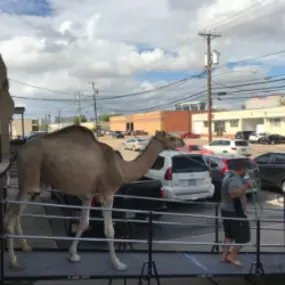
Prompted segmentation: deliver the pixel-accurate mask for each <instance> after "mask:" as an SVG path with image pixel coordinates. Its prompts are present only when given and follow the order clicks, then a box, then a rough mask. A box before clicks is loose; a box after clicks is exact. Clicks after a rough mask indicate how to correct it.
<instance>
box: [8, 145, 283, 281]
mask: <svg viewBox="0 0 285 285" xmlns="http://www.w3.org/2000/svg"><path fill="white" fill-rule="evenodd" d="M110 141H111V140H110ZM195 141H196V140H195ZM204 143H205V141H204ZM110 144H111V143H110ZM111 145H112V144H111ZM112 146H113V147H114V148H116V149H119V150H121V152H122V154H123V156H124V158H125V159H127V160H130V159H132V158H134V157H135V155H137V154H136V153H133V152H131V151H124V150H123V149H122V147H121V146H122V141H120V142H116V143H115V144H114V145H112ZM255 147H256V146H255ZM258 147H259V146H258ZM261 147H263V148H266V149H268V148H271V147H272V146H261ZM274 147H275V149H276V146H274ZM279 147H280V146H279ZM258 150H259V149H258ZM259 151H260V150H259ZM265 151H266V150H265ZM263 152H264V151H263ZM255 153H257V152H255ZM15 183H16V182H15ZM15 192H16V189H15V190H10V194H9V196H10V197H11V196H12V197H13V196H14V195H15ZM278 195H280V193H277V192H276V191H272V190H263V191H261V192H260V195H259V197H260V203H261V205H262V207H263V208H264V210H263V212H262V219H282V218H283V212H282V210H283V204H282V203H279V202H278V200H277V196H278ZM12 197H11V198H12ZM37 201H43V202H50V200H49V195H48V194H43V195H42V196H41V197H40V198H38V200H37ZM248 203H249V205H252V202H251V200H250V199H249V201H248ZM214 210H215V209H214V206H213V205H207V204H205V205H183V206H181V205H180V206H174V207H172V208H171V211H172V212H179V213H184V214H185V216H182V217H181V216H180V217H173V216H172V217H170V216H167V215H165V216H164V217H162V219H161V221H174V222H175V221H176V222H185V223H187V226H179V227H178V226H175V227H174V228H173V227H171V226H169V225H156V226H155V229H154V239H156V240H169V241H182V242H183V241H186V242H187V241H188V242H189V241H203V242H209V243H211V242H214V220H206V219H205V218H202V219H201V218H200V219H198V218H193V217H188V216H186V215H187V214H203V215H214ZM28 213H29V214H40V215H45V214H46V215H62V212H61V211H60V210H55V209H53V210H52V209H51V208H44V207H42V206H28V207H27V209H26V210H25V213H24V214H28ZM253 215H254V212H253V210H251V212H250V213H249V216H253ZM22 221H23V222H22V224H23V230H24V233H25V234H29V235H44V236H64V235H65V234H66V233H65V230H64V223H63V221H61V220H50V221H48V220H46V219H42V218H31V217H23V218H22ZM262 227H264V228H268V229H266V230H262V234H261V240H262V243H273V244H281V243H284V228H283V227H284V226H283V225H280V223H279V224H276V225H275V224H273V223H272V222H265V223H262ZM270 228H271V229H270ZM277 229H280V231H277ZM136 235H137V236H136V238H140V239H144V238H146V237H147V230H146V228H145V227H144V226H142V227H140V229H139V230H138V231H137V233H136ZM222 238H223V235H222V231H220V233H219V239H220V240H222ZM254 239H255V232H254V230H252V240H253V241H254ZM69 244H70V243H69V242H54V241H40V240H31V241H30V245H31V246H32V247H34V248H36V247H43V246H44V247H49V248H54V247H61V248H68V246H69ZM94 247H95V245H94V243H91V242H80V248H94ZM99 247H100V248H102V247H106V244H101V245H100V246H99ZM139 247H140V246H139V245H137V244H136V245H135V246H134V248H139ZM156 248H157V249H162V250H163V249H165V250H170V249H171V250H172V249H176V250H191V249H193V250H197V249H200V250H205V251H208V250H210V248H211V246H210V245H209V246H203V247H201V246H197V245H196V246H189V245H187V246H185V245H180V246H179V245H171V244H169V245H163V247H160V248H159V247H158V246H157V247H156ZM246 250H255V249H254V248H253V247H247V248H246ZM266 250H267V251H276V248H275V247H272V246H271V247H267V248H266ZM277 250H282V251H284V248H281V249H280V248H278V249H277ZM27 254H28V253H27ZM66 256H67V257H68V252H66ZM217 258H218V257H217ZM96 262H100V261H98V260H96V256H95V254H94V266H96ZM217 262H219V261H218V260H217ZM215 280H217V281H218V282H219V284H221V285H222V284H226V282H227V283H229V282H231V284H232V285H234V284H237V282H238V284H245V283H244V282H243V280H242V279H241V278H223V279H215ZM161 281H162V282H161V284H163V285H167V284H173V282H179V284H180V285H186V284H189V282H195V284H198V285H204V284H209V281H208V280H206V279H189V278H184V279H165V280H161ZM50 282H51V281H47V282H44V281H38V282H37V284H41V285H44V284H50ZM67 282H68V284H70V282H73V283H74V284H78V285H79V284H80V285H84V284H86V285H89V284H91V282H92V285H97V284H98V285H99V284H100V285H104V284H107V281H101V280H84V281H83V280H82V281H81V280H77V281H52V283H53V284H54V285H59V284H62V285H65V284H67ZM122 282H123V281H120V280H117V281H114V283H113V284H121V283H122ZM277 282H278V283H277ZM122 284H123V283H122ZM128 284H130V285H132V284H137V281H128ZM153 284H155V283H153ZM258 284H263V281H260V283H258ZM270 284H280V279H279V278H278V280H277V281H276V280H275V279H272V280H270Z"/></svg>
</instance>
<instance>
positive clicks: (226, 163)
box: [204, 154, 261, 200]
mask: <svg viewBox="0 0 285 285" xmlns="http://www.w3.org/2000/svg"><path fill="white" fill-rule="evenodd" d="M204 159H205V161H206V163H207V164H208V166H209V168H210V170H211V173H212V182H213V184H214V185H215V194H214V199H215V200H220V199H221V186H222V180H223V178H224V177H225V175H226V173H227V172H228V171H229V170H231V169H232V163H233V162H235V161H237V160H246V162H247V165H248V170H249V171H251V173H250V174H249V173H248V171H247V173H246V175H245V177H244V178H249V177H251V178H252V177H254V179H255V181H256V183H257V187H258V189H261V180H260V174H259V168H258V166H257V164H256V163H255V162H254V161H253V160H252V159H250V158H246V157H244V156H241V155H237V154H219V155H209V154H205V155H204ZM246 193H247V194H250V193H251V190H248V191H247V192H246Z"/></svg>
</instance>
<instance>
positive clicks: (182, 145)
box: [139, 136, 188, 152]
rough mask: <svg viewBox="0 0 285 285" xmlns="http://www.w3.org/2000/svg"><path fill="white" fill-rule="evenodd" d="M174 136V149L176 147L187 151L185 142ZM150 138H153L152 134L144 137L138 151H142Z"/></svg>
mask: <svg viewBox="0 0 285 285" xmlns="http://www.w3.org/2000/svg"><path fill="white" fill-rule="evenodd" d="M174 137H175V139H176V149H177V150H178V151H181V152H188V147H187V145H186V144H185V142H184V141H183V140H182V139H180V138H178V137H176V136H174ZM152 138H153V137H152V136H151V137H148V138H146V140H145V142H144V143H143V144H142V146H141V147H140V149H139V152H143V151H144V150H145V148H146V146H147V145H148V143H149V141H150V140H151V139H152Z"/></svg>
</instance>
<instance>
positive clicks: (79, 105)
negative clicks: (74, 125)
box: [77, 92, 82, 124]
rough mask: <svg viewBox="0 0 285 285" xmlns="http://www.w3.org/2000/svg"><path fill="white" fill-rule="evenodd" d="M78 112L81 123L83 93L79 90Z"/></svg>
mask: <svg viewBox="0 0 285 285" xmlns="http://www.w3.org/2000/svg"><path fill="white" fill-rule="evenodd" d="M77 99H78V114H79V124H80V123H81V115H82V114H81V93H80V92H78V97H77Z"/></svg>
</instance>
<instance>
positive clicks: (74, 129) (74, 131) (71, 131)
mask: <svg viewBox="0 0 285 285" xmlns="http://www.w3.org/2000/svg"><path fill="white" fill-rule="evenodd" d="M61 136H70V137H71V138H72V137H74V138H78V137H89V138H92V139H93V140H95V141H97V140H96V138H95V136H94V134H93V132H92V131H91V130H90V129H88V128H86V127H83V126H80V125H70V126H67V127H64V128H62V129H59V130H57V131H54V132H52V133H49V134H47V135H46V136H44V137H42V138H43V139H52V138H57V137H61Z"/></svg>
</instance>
